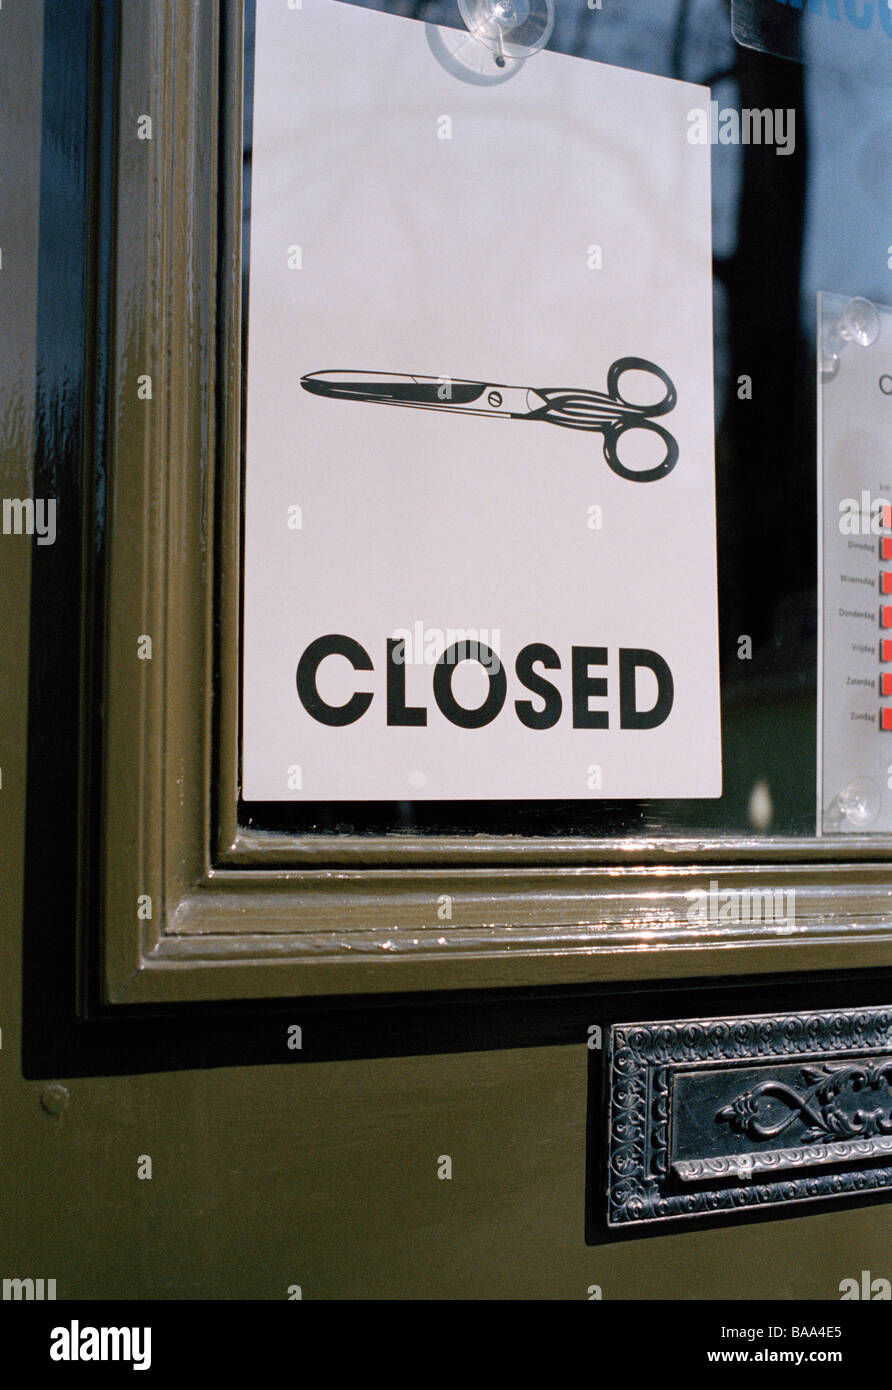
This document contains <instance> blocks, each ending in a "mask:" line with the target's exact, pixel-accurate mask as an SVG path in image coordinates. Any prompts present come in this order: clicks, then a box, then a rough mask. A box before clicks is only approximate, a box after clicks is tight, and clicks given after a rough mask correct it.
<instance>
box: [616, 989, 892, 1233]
mask: <svg viewBox="0 0 892 1390" xmlns="http://www.w3.org/2000/svg"><path fill="white" fill-rule="evenodd" d="M607 1066H608V1073H607V1074H608V1092H609V1094H608V1131H609V1132H608V1153H607V1225H608V1227H609V1228H613V1229H618V1228H623V1227H625V1228H629V1227H631V1226H636V1225H640V1224H643V1223H656V1222H667V1221H673V1220H677V1219H679V1218H684V1217H696V1216H706V1215H710V1214H713V1215H717V1214H720V1213H722V1212H733V1211H735V1210H737V1209H741V1208H747V1207H760V1206H768V1205H772V1204H783V1205H786V1204H788V1203H797V1202H808V1201H815V1200H819V1199H823V1198H828V1197H844V1196H846V1195H858V1194H864V1193H870V1192H873V1191H876V1192H880V1191H882V1190H884V1189H887V1190H892V1007H889V1008H880V1009H876V1008H874V1009H840V1010H828V1011H825V1012H821V1013H798V1014H762V1015H755V1016H750V1017H748V1018H715V1019H685V1020H682V1021H679V1022H673V1023H622V1024H615V1025H613V1027H612V1028H611V1029H610V1037H609V1042H608V1056H607Z"/></svg>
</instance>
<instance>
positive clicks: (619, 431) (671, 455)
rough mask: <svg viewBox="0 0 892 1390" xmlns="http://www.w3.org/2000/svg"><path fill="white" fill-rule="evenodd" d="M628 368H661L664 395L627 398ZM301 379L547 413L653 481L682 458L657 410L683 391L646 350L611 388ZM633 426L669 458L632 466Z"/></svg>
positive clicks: (395, 399)
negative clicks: (629, 442) (623, 443)
mask: <svg viewBox="0 0 892 1390" xmlns="http://www.w3.org/2000/svg"><path fill="white" fill-rule="evenodd" d="M626 372H642V373H645V374H647V375H649V376H655V377H656V378H657V380H658V381H660V382H661V383H662V385H663V387H664V389H665V395H664V396H663V399H662V400H661V401H657V402H656V404H654V405H638V404H636V403H635V402H634V401H629V400H626V398H625V396H623V394H622V392H621V390H620V379H621V378H622V376H623V375H624V374H625V373H626ZM301 386H303V388H304V390H305V391H311V392H313V394H315V395H317V396H333V397H335V399H337V400H348V401H374V402H376V403H378V404H379V405H405V406H412V407H414V408H415V409H420V410H451V411H458V412H462V413H464V414H466V415H488V416H489V417H490V418H498V417H500V418H501V419H504V420H545V421H547V422H548V423H549V424H551V425H563V426H564V427H565V428H566V429H571V430H595V431H597V433H599V434H601V435H602V436H603V441H604V457H605V459H606V460H607V463H608V464H609V466H610V467H611V468H612V469H613V472H614V473H617V474H618V475H619V476H620V477H621V478H628V479H629V481H630V482H634V483H652V482H655V481H656V480H657V479H658V478H665V476H666V474H667V473H671V471H672V469H673V468H674V467H675V465H676V463H677V462H678V444H677V442H676V440H675V438H674V437H673V436H672V435H671V434H670V433H669V431H668V430H667V429H664V428H663V426H662V425H658V424H656V423H655V422H654V418H653V417H654V416H659V415H668V413H669V411H670V410H673V409H674V408H675V404H676V401H677V399H678V397H677V395H676V391H675V386H674V385H673V383H672V381H671V379H670V378H669V377H668V376H667V375H666V373H665V372H664V371H663V370H662V368H661V367H656V366H654V364H653V362H648V361H646V359H645V358H643V357H620V358H618V359H617V361H616V362H614V363H613V365H612V367H611V368H610V370H609V371H608V373H607V390H606V392H603V391H587V390H583V389H580V390H570V389H562V388H560V387H546V388H538V387H537V388H533V387H526V386H497V385H491V384H490V385H488V384H487V383H486V382H485V381H459V380H456V379H455V378H453V377H436V376H402V375H394V374H390V373H388V372H310V373H309V375H307V376H304V377H301ZM629 430H646V431H647V432H648V433H650V434H656V435H658V436H659V438H660V439H661V440H662V441H663V445H664V446H665V450H666V452H665V455H664V457H663V458H662V460H661V461H660V462H659V463H657V464H655V465H654V466H653V467H650V468H630V467H628V466H627V465H626V464H624V463H623V462H622V460H621V459H620V457H619V451H618V447H617V446H618V444H619V441H620V439H621V438H622V436H623V435H624V434H625V433H626V432H627V431H629Z"/></svg>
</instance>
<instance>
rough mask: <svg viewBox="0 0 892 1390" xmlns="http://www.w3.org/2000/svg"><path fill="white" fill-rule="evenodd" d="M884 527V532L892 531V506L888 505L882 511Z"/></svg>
mask: <svg viewBox="0 0 892 1390" xmlns="http://www.w3.org/2000/svg"><path fill="white" fill-rule="evenodd" d="M881 517H882V527H883V530H884V531H892V506H889V504H888V503H887V504H886V506H885V507H883V508H882V509H881Z"/></svg>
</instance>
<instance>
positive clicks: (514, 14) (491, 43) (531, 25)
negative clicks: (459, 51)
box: [458, 0, 554, 67]
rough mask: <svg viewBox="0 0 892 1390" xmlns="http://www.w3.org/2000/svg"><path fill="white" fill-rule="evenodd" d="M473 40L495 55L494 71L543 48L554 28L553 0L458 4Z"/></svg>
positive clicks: (474, 0)
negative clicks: (495, 67)
mask: <svg viewBox="0 0 892 1390" xmlns="http://www.w3.org/2000/svg"><path fill="white" fill-rule="evenodd" d="M458 8H459V10H460V12H461V17H462V19H463V20H464V22H465V24H466V25H467V27H468V29H469V30H470V32H471V33H472V34H473V35H474V38H475V39H477V40H479V42H480V43H482V44H485V45H486V47H487V48H489V49H491V50H492V51H493V53H494V54H495V62H496V66H497V67H503V66H504V65H505V64H506V63H508V62H512V61H514V62H516V61H517V60H518V59H520V60H523V59H524V58H529V57H530V55H531V54H533V53H537V52H538V51H539V49H540V48H544V47H545V45H546V44H547V43H548V40H549V38H550V37H551V31H552V29H553V28H554V0H458Z"/></svg>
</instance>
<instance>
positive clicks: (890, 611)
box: [880, 603, 892, 627]
mask: <svg viewBox="0 0 892 1390" xmlns="http://www.w3.org/2000/svg"><path fill="white" fill-rule="evenodd" d="M880 627H892V605H890V604H888V603H884V604H883V605H882V607H881V608H880Z"/></svg>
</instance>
